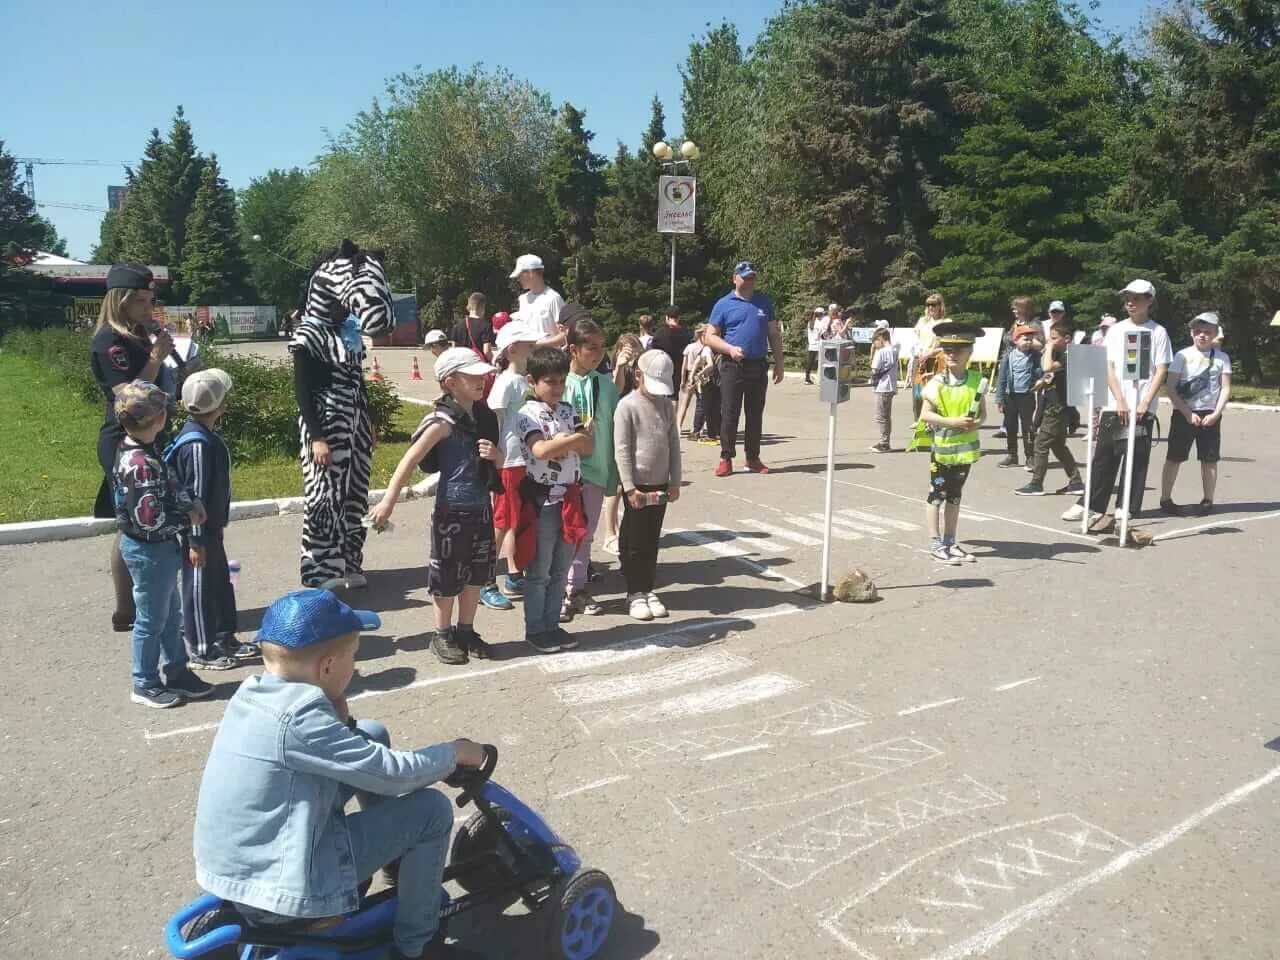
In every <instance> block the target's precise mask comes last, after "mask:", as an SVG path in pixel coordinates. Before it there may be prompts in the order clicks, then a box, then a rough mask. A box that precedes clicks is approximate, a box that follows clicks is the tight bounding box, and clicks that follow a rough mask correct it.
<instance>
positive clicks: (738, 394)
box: [706, 260, 783, 477]
mask: <svg viewBox="0 0 1280 960" xmlns="http://www.w3.org/2000/svg"><path fill="white" fill-rule="evenodd" d="M756 272H757V271H756V268H755V264H753V263H752V262H751V261H750V260H743V261H742V262H741V263H739V264H738V265H737V266H736V267H734V268H733V289H732V290H730V291H729V292H728V293H727V294H725V295H724V296H723V297H721V298H720V299H719V300H718V301H717V302H716V305H715V306H714V307H713V308H712V309H711V319H710V322H709V323H708V325H707V326H708V330H707V334H706V344H707V346H709V347H710V348H711V349H712V350H714V351H715V352H716V353H718V354H720V357H721V359H720V405H721V414H722V415H721V418H720V463H719V464H718V465H717V466H716V476H717V477H727V476H729V474H731V473H733V456H734V453H735V451H736V446H737V440H738V418H739V416H740V415H741V413H742V408H743V407H744V406H745V407H746V412H747V426H746V436H745V437H744V438H743V443H742V446H743V449H744V450H745V452H746V454H747V469H748V470H750V471H752V472H753V473H768V472H769V468H768V467H766V466H765V465H764V464H763V463H762V462H761V461H760V434H761V431H762V428H763V426H764V396H765V391H766V389H768V383H769V369H768V365H769V351H770V350H772V351H773V382H774V383H781V382H782V373H783V366H782V338H781V335H780V334H779V332H778V321H777V319H776V318H775V317H774V313H773V301H772V300H770V299H769V298H768V297H767V296H765V295H764V294H763V293H760V292H758V291H757V290H756Z"/></svg>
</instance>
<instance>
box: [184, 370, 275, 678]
mask: <svg viewBox="0 0 1280 960" xmlns="http://www.w3.org/2000/svg"><path fill="white" fill-rule="evenodd" d="M230 393H231V377H230V376H228V375H227V373H226V372H225V371H222V370H218V369H212V370H200V371H197V372H196V373H193V374H191V376H189V377H187V380H186V382H185V383H184V384H183V385H182V406H183V407H184V408H185V409H186V411H187V413H188V414H189V417H188V419H187V422H186V423H185V424H184V425H183V427H182V429H181V430H180V431H178V435H177V437H176V438H174V441H173V443H172V444H170V446H169V449H168V450H166V451H165V460H167V461H168V463H169V465H170V467H171V468H172V469H173V472H174V475H175V476H176V477H177V480H178V485H179V486H180V487H181V488H182V489H183V490H186V491H187V492H188V493H189V494H190V495H191V496H192V498H194V499H196V500H199V501H200V502H201V503H203V504H204V508H205V512H206V514H207V517H206V519H205V522H204V523H199V524H192V526H191V530H190V532H189V533H187V534H185V535H184V536H183V537H182V632H183V637H184V638H185V640H186V644H187V650H188V652H189V653H190V660H189V662H190V664H191V666H192V667H193V668H194V669H196V670H230V669H231V668H233V667H235V666H237V661H238V660H242V659H249V658H252V657H256V656H257V655H258V648H257V647H256V646H255V645H254V644H250V643H240V642H239V641H238V640H237V639H236V595H235V590H234V589H233V588H232V586H231V571H230V569H229V568H228V566H227V552H226V550H225V548H224V547H223V545H222V532H223V530H224V529H225V528H226V525H227V521H228V520H229V519H230V515H231V453H230V452H229V451H228V450H227V445H226V444H225V443H224V442H223V440H222V438H221V437H220V436H218V434H217V433H215V432H214V431H215V428H216V427H217V425H218V421H219V420H221V419H222V416H223V414H224V413H226V410H227V396H228V395H229V394H230Z"/></svg>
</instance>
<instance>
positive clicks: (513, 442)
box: [489, 367, 529, 468]
mask: <svg viewBox="0 0 1280 960" xmlns="http://www.w3.org/2000/svg"><path fill="white" fill-rule="evenodd" d="M528 392H529V381H528V380H527V379H526V378H525V376H524V374H522V373H516V372H515V371H514V370H512V369H511V368H509V367H508V368H507V369H506V370H503V371H502V373H500V374H498V379H497V380H495V381H494V382H493V389H492V390H490V391H489V409H490V410H493V411H494V412H495V413H498V414H500V415H501V419H502V424H501V435H500V436H499V438H498V442H499V443H500V444H502V455H503V461H502V466H503V467H504V468H505V467H523V466H524V444H523V443H521V442H520V430H519V421H520V408H521V407H522V406H524V398H525V395H526V394H528Z"/></svg>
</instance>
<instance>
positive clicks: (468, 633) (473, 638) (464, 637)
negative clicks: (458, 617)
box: [454, 624, 493, 660]
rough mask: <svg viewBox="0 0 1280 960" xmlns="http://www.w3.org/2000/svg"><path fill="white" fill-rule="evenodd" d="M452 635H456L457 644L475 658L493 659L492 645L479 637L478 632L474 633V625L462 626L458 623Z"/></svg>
mask: <svg viewBox="0 0 1280 960" xmlns="http://www.w3.org/2000/svg"><path fill="white" fill-rule="evenodd" d="M454 636H455V637H457V640H458V646H460V647H462V649H464V650H466V651H467V653H469V654H470V655H471V656H473V657H475V658H476V659H477V660H492V659H493V647H491V646H489V644H487V643H485V642H484V641H483V640H481V639H480V634H478V633H476V630H475V627H464V626H462V625H461V624H459V625H458V627H457V631H456V632H455V634H454Z"/></svg>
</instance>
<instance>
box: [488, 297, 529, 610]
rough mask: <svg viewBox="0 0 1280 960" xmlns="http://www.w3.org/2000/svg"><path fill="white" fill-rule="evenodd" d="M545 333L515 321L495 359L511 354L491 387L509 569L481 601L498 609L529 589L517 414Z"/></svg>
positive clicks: (497, 512)
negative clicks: (519, 552)
mask: <svg viewBox="0 0 1280 960" xmlns="http://www.w3.org/2000/svg"><path fill="white" fill-rule="evenodd" d="M539 339H541V335H540V334H539V333H538V331H536V330H530V329H529V328H528V327H526V326H525V325H524V324H523V323H516V322H509V323H507V324H506V325H505V326H503V328H502V329H501V330H499V331H498V340H497V343H496V344H495V346H496V347H497V353H496V354H495V359H496V360H498V361H499V362H501V361H502V360H504V359H505V360H506V363H507V367H506V369H505V370H503V371H502V373H500V374H498V379H497V380H495V381H494V383H493V389H492V390H490V391H489V409H490V410H492V411H493V412H494V413H495V414H496V415H497V417H498V429H499V436H498V445H499V446H500V447H501V448H502V467H501V469H500V470H499V475H500V476H501V478H502V493H495V494H494V495H493V533H494V539H495V541H496V543H497V545H498V557H499V559H502V560H505V561H507V573H506V575H505V576H501V577H498V578H497V582H496V583H495V584H491V585H490V586H489V587H486V588H485V591H484V593H482V594H481V595H480V602H481V603H483V604H484V605H485V606H486V607H489V608H490V609H493V610H510V609H511V608H512V603H511V600H510V599H508V598H510V597H519V596H521V595H523V593H524V577H523V576H522V575H521V572H520V570H519V569H518V568H517V567H516V565H515V533H516V525H517V522H518V521H519V519H520V483H521V482H522V481H523V480H524V475H525V462H524V445H523V444H522V443H521V442H520V432H519V430H518V429H517V428H516V420H517V418H518V416H519V413H520V408H521V407H522V406H523V405H524V402H525V398H526V397H528V395H529V382H528V380H526V379H525V367H526V366H527V365H528V363H529V355H530V354H531V353H533V345H534V344H535V343H537V342H538V340H539Z"/></svg>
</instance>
